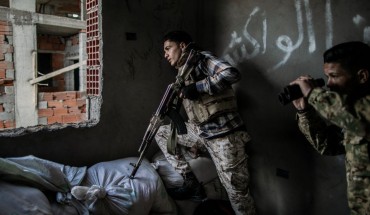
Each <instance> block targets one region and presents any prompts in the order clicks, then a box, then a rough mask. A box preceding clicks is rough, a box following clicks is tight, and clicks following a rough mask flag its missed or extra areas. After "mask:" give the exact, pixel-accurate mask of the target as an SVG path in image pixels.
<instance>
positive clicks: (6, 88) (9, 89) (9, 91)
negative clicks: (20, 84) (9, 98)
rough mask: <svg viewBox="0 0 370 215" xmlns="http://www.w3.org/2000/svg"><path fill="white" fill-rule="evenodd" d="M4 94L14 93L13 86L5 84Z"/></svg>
mask: <svg viewBox="0 0 370 215" xmlns="http://www.w3.org/2000/svg"><path fill="white" fill-rule="evenodd" d="M5 94H7V95H14V86H5Z"/></svg>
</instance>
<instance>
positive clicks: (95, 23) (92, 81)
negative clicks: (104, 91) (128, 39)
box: [86, 0, 102, 95]
mask: <svg viewBox="0 0 370 215" xmlns="http://www.w3.org/2000/svg"><path fill="white" fill-rule="evenodd" d="M86 10H87V20H86V21H87V36H86V37H87V44H86V49H87V55H88V59H87V78H86V80H87V94H89V95H100V92H101V84H100V80H101V78H100V77H101V65H100V49H101V44H100V42H101V39H102V38H101V34H100V33H99V32H100V31H99V26H100V20H99V0H86Z"/></svg>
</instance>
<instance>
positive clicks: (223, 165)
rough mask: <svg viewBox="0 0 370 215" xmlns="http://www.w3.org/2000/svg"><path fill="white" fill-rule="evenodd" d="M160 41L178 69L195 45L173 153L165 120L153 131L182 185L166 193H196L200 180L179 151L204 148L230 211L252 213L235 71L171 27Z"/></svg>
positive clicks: (179, 195) (245, 135) (180, 195)
mask: <svg viewBox="0 0 370 215" xmlns="http://www.w3.org/2000/svg"><path fill="white" fill-rule="evenodd" d="M163 41H164V52H165V55H164V56H165V58H166V60H168V61H169V63H170V64H171V66H173V67H175V68H176V69H178V71H179V72H178V74H179V73H180V71H181V70H182V68H183V67H184V65H185V62H186V59H187V58H188V56H189V52H190V50H193V51H195V53H196V54H195V58H196V59H197V60H196V61H195V63H194V65H192V69H193V70H192V72H191V73H190V75H189V76H188V77H186V78H185V87H183V89H182V90H181V93H180V98H182V99H183V107H184V110H185V112H186V115H187V117H188V122H187V124H186V126H187V130H188V131H187V134H184V135H178V136H177V141H176V142H177V150H176V151H175V153H171V152H170V151H169V150H168V145H167V140H168V139H169V137H171V127H170V126H169V125H164V126H162V127H160V129H159V130H158V132H157V135H156V137H155V139H156V142H157V144H158V146H159V147H160V148H161V150H162V152H163V153H164V155H165V156H166V158H167V160H168V161H169V162H170V163H171V165H172V166H173V167H174V168H175V169H176V171H177V172H179V173H180V174H182V175H183V176H184V181H185V182H184V185H183V186H182V187H179V188H173V189H169V190H168V191H169V194H170V195H171V196H172V197H174V198H175V199H181V198H187V197H192V196H194V195H197V192H198V191H197V190H194V187H195V186H197V185H199V182H198V181H197V179H196V177H195V175H194V174H193V173H192V171H191V168H190V166H189V163H188V162H187V161H186V159H185V156H184V151H192V150H194V149H195V150H200V151H201V150H203V149H205V150H207V151H208V152H209V154H210V155H211V157H212V160H213V162H214V163H215V166H216V169H217V172H218V176H219V178H220V181H221V183H222V184H223V186H224V187H225V189H226V191H227V193H228V196H229V199H230V202H231V204H232V206H233V209H234V211H235V213H236V214H237V215H241V214H244V215H245V214H248V215H253V214H255V206H254V201H253V198H252V196H251V194H250V192H249V173H248V169H247V167H248V163H247V161H248V156H247V154H246V151H245V148H246V144H247V142H249V141H250V136H249V134H248V133H247V131H246V129H245V126H244V123H243V120H242V118H241V116H240V114H239V113H238V111H237V105H236V98H235V94H234V92H233V90H232V87H231V85H232V84H233V83H235V82H237V81H239V79H240V73H239V71H238V70H237V69H236V68H234V67H232V66H231V65H230V64H229V63H227V62H225V61H223V60H220V59H218V58H216V57H215V56H214V55H213V54H211V53H210V52H206V51H201V50H200V49H198V48H197V47H196V46H195V44H194V43H193V42H192V39H191V37H190V36H189V35H188V34H187V33H186V32H183V31H173V32H170V33H168V34H167V35H165V36H164V39H163ZM184 149H185V150H184ZM193 152H194V151H193ZM193 154H194V153H193ZM201 198H202V197H201Z"/></svg>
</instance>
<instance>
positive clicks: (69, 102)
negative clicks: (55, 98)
mask: <svg viewBox="0 0 370 215" xmlns="http://www.w3.org/2000/svg"><path fill="white" fill-rule="evenodd" d="M63 106H64V107H68V108H71V107H76V108H77V107H78V106H77V100H76V99H68V100H65V101H63Z"/></svg>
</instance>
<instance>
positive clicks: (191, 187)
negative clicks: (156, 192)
mask: <svg viewBox="0 0 370 215" xmlns="http://www.w3.org/2000/svg"><path fill="white" fill-rule="evenodd" d="M167 192H168V194H169V195H170V196H171V197H172V198H173V199H175V200H186V199H190V200H192V201H204V200H206V198H207V196H206V193H205V191H204V188H203V185H202V184H201V183H199V181H198V180H197V178H196V177H195V175H194V174H193V172H189V173H186V174H185V176H184V184H183V185H182V186H181V187H176V188H169V189H167Z"/></svg>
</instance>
